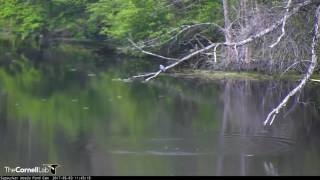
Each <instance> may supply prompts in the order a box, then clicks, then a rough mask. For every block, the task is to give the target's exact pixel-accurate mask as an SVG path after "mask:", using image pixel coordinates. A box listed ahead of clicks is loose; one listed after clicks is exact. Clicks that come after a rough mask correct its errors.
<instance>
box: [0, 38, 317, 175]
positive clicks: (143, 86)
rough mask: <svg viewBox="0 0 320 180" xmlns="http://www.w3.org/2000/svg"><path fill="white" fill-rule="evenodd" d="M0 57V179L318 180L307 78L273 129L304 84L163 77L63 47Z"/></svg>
mask: <svg viewBox="0 0 320 180" xmlns="http://www.w3.org/2000/svg"><path fill="white" fill-rule="evenodd" d="M1 47H2V48H1V50H0V64H1V68H0V147H1V148H0V175H12V174H8V173H7V172H6V171H5V168H4V167H26V168H31V167H37V166H42V165H43V164H59V167H58V168H57V175H156V176H158V175H162V176H174V175H270V176H277V175H320V171H319V168H320V113H319V111H320V109H319V107H320V93H319V90H318V89H319V85H317V84H316V83H310V84H308V86H307V87H306V89H305V90H304V91H303V92H302V93H301V94H300V96H299V97H296V98H294V99H293V100H292V102H290V104H289V105H288V107H287V108H286V111H285V112H284V113H282V114H280V115H279V116H278V118H277V120H276V122H275V124H274V125H273V126H271V127H264V126H263V121H264V120H265V118H266V116H267V114H268V112H269V111H270V110H271V109H272V108H273V107H274V106H275V105H276V104H277V103H279V100H280V99H281V98H282V97H284V96H285V94H286V93H287V92H288V91H289V90H290V89H291V88H293V87H294V85H295V84H296V82H294V81H289V80H281V81H279V80H259V81H258V80H248V79H245V78H244V79H239V80H236V79H232V80H228V79H227V78H225V79H221V80H214V81H213V80H202V79H199V78H183V77H172V76H163V77H160V78H158V79H156V80H155V81H153V82H150V83H142V82H140V81H134V82H122V81H117V80H115V79H117V78H123V77H128V76H131V75H135V74H138V73H139V72H149V71H150V70H156V69H157V67H158V65H159V64H158V62H156V61H155V60H153V59H133V58H127V57H121V56H117V55H103V56H102V55H98V54H97V53H95V49H94V48H89V47H85V46H80V45H70V44H59V45H54V46H52V47H50V48H46V49H41V50H39V49H33V48H20V49H19V48H16V49H12V48H9V45H8V44H6V43H2V44H1Z"/></svg>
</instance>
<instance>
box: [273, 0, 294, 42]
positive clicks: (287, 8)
mask: <svg viewBox="0 0 320 180" xmlns="http://www.w3.org/2000/svg"><path fill="white" fill-rule="evenodd" d="M291 4H292V0H288V3H287V6H286V7H285V8H286V13H285V15H284V18H283V19H284V20H283V23H282V28H281V31H282V32H281V35H280V36H279V37H278V39H277V41H276V42H275V43H273V44H272V45H270V48H274V47H275V46H276V45H277V44H279V42H280V41H281V39H282V38H283V37H284V36H285V34H286V30H285V27H286V23H287V19H288V14H289V10H290V6H291Z"/></svg>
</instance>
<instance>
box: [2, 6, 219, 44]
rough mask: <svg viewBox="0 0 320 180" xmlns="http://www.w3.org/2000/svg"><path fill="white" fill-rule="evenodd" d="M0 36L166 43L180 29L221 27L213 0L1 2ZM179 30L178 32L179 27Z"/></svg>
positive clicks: (217, 7) (217, 9) (217, 8)
mask: <svg viewBox="0 0 320 180" xmlns="http://www.w3.org/2000/svg"><path fill="white" fill-rule="evenodd" d="M0 3H1V6H0V25H1V27H3V28H2V29H1V28H0V31H2V32H3V31H5V32H10V33H12V34H14V35H15V36H16V37H17V38H18V39H28V38H35V37H40V36H41V37H42V36H46V37H47V36H51V37H73V38H89V39H101V38H104V39H105V38H106V37H111V38H113V39H115V40H117V42H121V43H123V42H127V38H131V39H133V40H135V41H139V40H147V39H154V38H159V39H160V40H162V39H166V37H167V36H165V35H168V34H170V32H172V31H173V30H174V29H176V28H177V27H181V26H182V25H190V24H195V23H200V22H211V21H215V22H218V23H219V20H220V22H222V20H223V18H222V13H221V2H220V1H212V0H202V1H195V0H181V1H171V0H160V1H158V0H46V1H43V0H0ZM178 29H179V28H178Z"/></svg>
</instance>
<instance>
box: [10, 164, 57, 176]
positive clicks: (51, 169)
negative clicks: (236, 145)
mask: <svg viewBox="0 0 320 180" xmlns="http://www.w3.org/2000/svg"><path fill="white" fill-rule="evenodd" d="M58 167H59V165H58V164H43V165H42V167H41V166H36V167H32V168H23V167H14V168H12V167H8V166H5V167H4V168H5V171H6V173H32V174H33V173H35V174H47V173H51V174H53V175H56V174H57V168H58Z"/></svg>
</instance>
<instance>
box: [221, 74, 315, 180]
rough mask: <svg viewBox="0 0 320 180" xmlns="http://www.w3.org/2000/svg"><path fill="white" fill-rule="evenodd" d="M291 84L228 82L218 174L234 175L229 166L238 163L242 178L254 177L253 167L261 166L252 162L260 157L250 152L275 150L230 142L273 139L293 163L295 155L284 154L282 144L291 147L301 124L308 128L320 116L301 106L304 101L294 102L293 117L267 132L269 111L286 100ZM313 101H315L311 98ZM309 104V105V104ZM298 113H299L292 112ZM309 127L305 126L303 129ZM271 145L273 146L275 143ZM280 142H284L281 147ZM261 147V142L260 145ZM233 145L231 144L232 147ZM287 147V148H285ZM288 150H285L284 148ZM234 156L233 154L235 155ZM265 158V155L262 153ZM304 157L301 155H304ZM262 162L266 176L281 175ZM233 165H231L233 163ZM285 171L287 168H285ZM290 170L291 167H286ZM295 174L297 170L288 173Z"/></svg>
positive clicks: (274, 166)
mask: <svg viewBox="0 0 320 180" xmlns="http://www.w3.org/2000/svg"><path fill="white" fill-rule="evenodd" d="M290 86H291V83H290V82H274V81H273V82H269V81H267V82H254V81H231V80H229V81H226V82H225V89H224V99H223V101H224V113H223V119H222V123H221V130H222V131H221V134H220V140H219V141H220V152H221V155H220V156H219V158H218V161H217V163H218V164H217V174H218V175H223V174H230V173H231V174H232V173H234V172H235V171H234V170H229V169H228V168H227V167H228V166H226V163H227V162H230V161H232V162H233V164H234V163H238V165H233V166H234V167H237V169H239V174H241V175H249V174H250V173H253V174H255V173H257V172H252V171H250V167H254V169H256V168H257V167H256V166H257V164H254V163H256V162H254V163H252V164H250V162H251V161H250V158H251V157H254V156H257V154H251V153H250V148H256V149H257V150H253V151H256V152H259V151H260V150H261V151H266V153H269V154H272V150H268V148H271V147H268V145H267V143H268V141H264V144H263V143H260V144H256V145H252V147H250V142H246V141H243V143H244V144H243V146H242V144H238V145H233V143H235V142H233V141H232V140H230V139H229V138H230V137H231V138H238V139H239V138H243V139H245V138H253V139H254V138H261V139H265V138H269V137H271V138H273V140H272V141H275V143H276V144H279V145H277V146H275V147H273V148H275V149H274V151H275V152H277V151H280V152H279V153H280V154H281V153H282V154H283V156H289V157H290V156H291V161H293V159H292V156H293V154H292V153H290V152H286V151H284V152H281V151H282V150H283V149H282V148H281V146H282V142H284V143H286V142H287V141H288V143H291V142H292V141H295V140H296V139H297V138H298V134H297V132H298V131H300V130H299V127H301V123H302V122H301V121H305V123H306V124H310V123H308V122H306V121H308V120H310V119H312V117H313V116H314V113H317V111H315V109H312V108H306V105H305V104H304V103H301V102H300V100H297V99H296V100H294V101H292V102H291V104H290V105H289V106H288V107H287V108H288V109H289V111H286V112H289V113H285V114H283V116H282V117H280V118H283V119H282V120H281V121H278V122H279V123H277V125H276V126H274V127H272V128H269V129H268V128H265V127H264V126H263V119H264V117H265V113H266V112H268V111H269V109H270V108H271V107H272V105H273V104H275V103H276V102H277V99H279V98H281V97H282V96H284V95H285V94H286V93H287V92H288V91H289V89H290ZM307 97H308V98H310V92H303V93H302V94H301V96H300V99H304V100H305V101H307V102H309V101H310V99H306V98H307ZM311 98H312V97H311ZM308 104H309V103H308ZM290 109H294V111H295V112H292V111H290ZM303 126H304V127H305V125H303ZM272 141H271V142H272ZM277 141H280V142H281V143H280V142H279V143H277ZM257 142H258V143H259V141H257ZM230 143H231V144H230ZM233 146H236V147H234V148H237V149H238V151H239V152H238V153H235V151H234V153H231V154H230V153H229V154H228V153H227V152H226V149H229V148H230V147H233ZM283 146H285V144H284V145H283ZM284 150H285V148H284ZM232 152H233V151H232ZM261 153H262V154H263V152H261ZM300 156H301V155H300ZM263 162H264V161H261V163H262V164H260V165H259V166H260V167H261V168H263V169H265V173H266V175H278V173H277V168H279V167H278V166H279V164H278V163H277V164H275V163H273V162H272V161H269V160H266V162H267V163H266V162H265V163H263ZM229 165H230V163H229ZM282 168H285V167H282ZM286 168H288V167H286ZM287 170H289V171H291V173H294V171H293V167H291V169H287Z"/></svg>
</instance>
